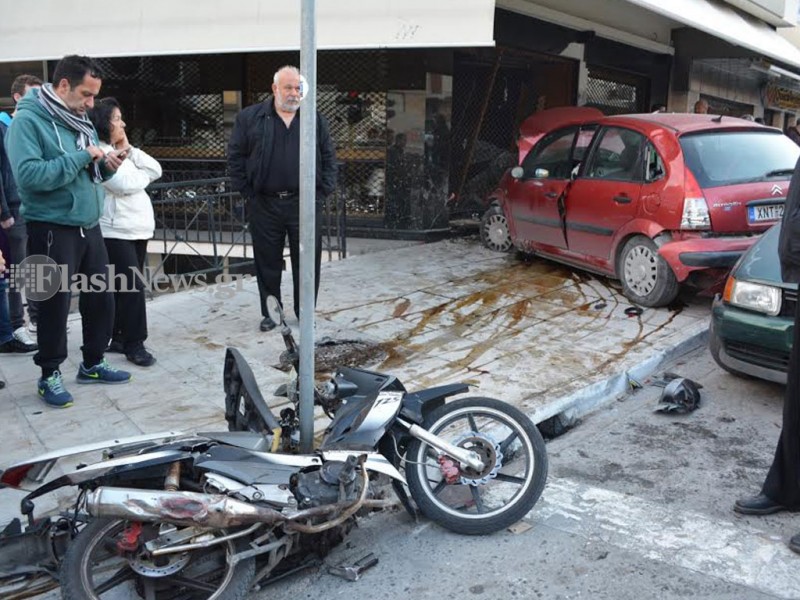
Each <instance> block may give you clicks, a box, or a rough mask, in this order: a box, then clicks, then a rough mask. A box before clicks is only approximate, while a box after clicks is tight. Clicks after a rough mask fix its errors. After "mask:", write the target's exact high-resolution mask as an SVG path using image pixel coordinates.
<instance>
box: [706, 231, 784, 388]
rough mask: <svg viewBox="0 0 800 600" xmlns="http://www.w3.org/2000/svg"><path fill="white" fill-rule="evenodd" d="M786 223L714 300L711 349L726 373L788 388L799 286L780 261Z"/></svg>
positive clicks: (756, 246)
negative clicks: (785, 278)
mask: <svg viewBox="0 0 800 600" xmlns="http://www.w3.org/2000/svg"><path fill="white" fill-rule="evenodd" d="M779 234H780V224H778V225H775V226H774V227H772V228H771V229H769V230H768V231H767V232H766V233H765V234H764V235H762V236H761V238H760V239H759V240H758V241H757V242H756V243H755V244H753V246H752V247H751V248H750V250H749V251H748V252H746V253H745V254H744V255H743V256H742V257H741V258H740V259H739V262H738V263H736V266H734V267H733V270H732V271H731V274H730V276H729V277H728V281H727V283H726V284H725V292H724V293H723V294H722V296H721V297H720V296H719V295H718V296H717V297H716V298H714V303H713V305H712V312H711V331H710V338H709V348H710V350H711V355H712V356H713V357H714V360H716V361H717V363H718V364H719V365H720V366H721V367H722V368H723V369H725V370H726V371H730V372H731V373H734V374H737V375H750V376H753V377H758V378H760V379H766V380H767V381H775V382H777V383H786V371H787V369H788V366H789V353H790V352H791V350H792V330H793V324H794V312H795V305H796V304H797V285H796V284H792V283H784V282H783V279H782V278H781V267H780V263H779V261H778V235H779Z"/></svg>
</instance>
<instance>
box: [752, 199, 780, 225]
mask: <svg viewBox="0 0 800 600" xmlns="http://www.w3.org/2000/svg"><path fill="white" fill-rule="evenodd" d="M782 216H783V204H761V205H758V206H748V207H747V221H748V222H749V223H763V222H764V221H778V220H780V218H781V217H782Z"/></svg>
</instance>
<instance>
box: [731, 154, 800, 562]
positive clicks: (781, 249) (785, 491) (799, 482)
mask: <svg viewBox="0 0 800 600" xmlns="http://www.w3.org/2000/svg"><path fill="white" fill-rule="evenodd" d="M778 256H779V258H780V262H781V275H782V277H783V280H784V281H786V282H788V283H800V161H798V163H797V165H795V168H794V174H793V175H792V181H791V182H790V183H789V193H788V195H787V197H786V205H785V207H784V211H783V220H782V222H781V235H780V238H779V241H778ZM792 338H793V342H792V344H793V345H792V353H791V357H790V358H789V372H788V373H787V379H786V392H785V395H784V399H783V428H782V429H781V435H780V438H779V439H778V447H777V448H776V449H775V457H774V458H773V459H772V466H771V467H770V469H769V471H768V472H767V477H766V479H765V480H764V485H763V486H762V488H761V493H760V494H758V495H757V496H752V497H749V498H741V499H739V500H737V501H736V504H735V505H734V507H733V510H735V511H736V512H738V513H741V514H745V515H769V514H773V513H776V512H780V511H784V510H791V511H797V510H800V303H798V306H797V307H795V315H794V334H793V336H792ZM789 548H791V549H792V550H794V551H795V552H798V553H800V533H799V534H797V535H795V536H793V537H792V538H791V540H790V541H789Z"/></svg>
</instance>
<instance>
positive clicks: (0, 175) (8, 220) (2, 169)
mask: <svg viewBox="0 0 800 600" xmlns="http://www.w3.org/2000/svg"><path fill="white" fill-rule="evenodd" d="M41 86H42V80H41V79H39V78H38V77H36V76H35V75H19V76H17V77H15V78H14V81H13V82H12V83H11V98H12V99H13V100H14V105H15V106H16V105H17V104H19V101H20V100H22V99H23V98H24V97H25V94H27V93H28V91H30V90H31V89H32V88H40V87H41ZM15 114H16V110H15V111H14V112H12V113H11V114H10V115H9V114H8V113H0V185H2V186H3V188H4V190H5V195H6V201H7V210H5V211H0V212H2V214H0V227H2V228H3V229H5V230H6V233H8V240H9V245H10V252H11V255H10V256H9V257H7V259H8V260H9V261H11V260H13V261H14V263H16V264H19V263H20V262H21V261H23V260H24V259H25V257H26V256H27V254H28V250H27V248H28V232H27V228H26V226H25V219H24V218H23V217H22V214H21V213H20V198H19V193H18V192H17V184H16V182H15V181H14V175H13V173H12V172H11V163H10V162H9V161H8V155H7V154H6V151H5V137H6V132H7V131H8V127H9V126H10V125H11V122H12V120H13V117H14V115H15ZM27 302H28V327H27V328H26V327H25V308H24V303H23V300H22V294H20V292H19V290H17V289H16V288H12V289H10V290H9V291H8V309H9V314H10V315H11V328H12V329H13V330H14V339H16V340H17V341H18V342H20V343H21V344H22V345H25V346H31V345H35V342H34V340H33V338H32V337H31V334H35V333H36V321H37V315H38V313H37V310H36V302H35V301H33V300H32V299H30V298H28V299H27Z"/></svg>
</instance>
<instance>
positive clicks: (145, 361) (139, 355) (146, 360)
mask: <svg viewBox="0 0 800 600" xmlns="http://www.w3.org/2000/svg"><path fill="white" fill-rule="evenodd" d="M125 358H127V359H128V360H129V361H130V362H132V363H133V364H135V365H136V366H138V367H150V366H152V365H154V364H156V357H155V356H153V355H152V354H150V353H149V352H148V351H147V350H145V348H144V346H141V347H139V348H137V349H136V350H134V351H133V352H127V353H126V354H125Z"/></svg>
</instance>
